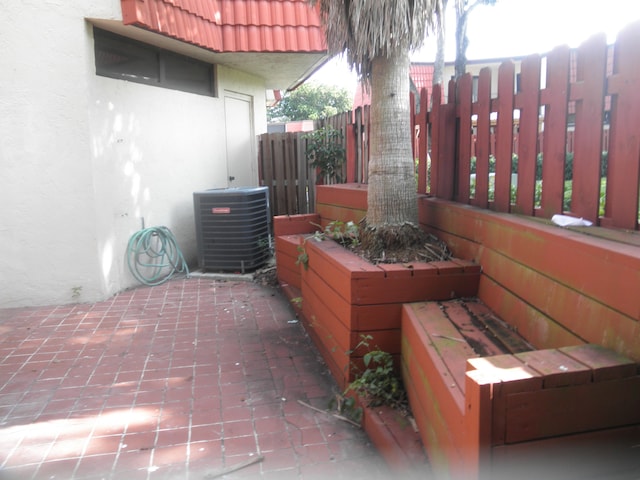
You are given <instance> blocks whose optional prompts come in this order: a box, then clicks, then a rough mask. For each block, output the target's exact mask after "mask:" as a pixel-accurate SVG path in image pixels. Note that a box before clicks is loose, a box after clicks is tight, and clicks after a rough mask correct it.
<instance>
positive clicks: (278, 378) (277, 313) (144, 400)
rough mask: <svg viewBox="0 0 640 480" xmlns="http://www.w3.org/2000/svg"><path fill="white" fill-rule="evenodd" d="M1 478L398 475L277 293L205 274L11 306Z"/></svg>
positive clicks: (2, 380)
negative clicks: (354, 418) (348, 411)
mask: <svg viewBox="0 0 640 480" xmlns="http://www.w3.org/2000/svg"><path fill="white" fill-rule="evenodd" d="M0 335H1V336H0V479H5V478H6V479H50V478H55V479H59V478H64V479H68V478H74V479H102V478H105V479H106V478H109V479H121V478H122V479H204V478H212V477H213V475H215V474H216V473H220V472H221V471H223V469H225V468H228V467H231V466H235V465H238V464H241V463H242V462H245V461H247V460H251V459H256V458H262V461H260V462H258V463H255V464H253V465H251V466H248V467H246V468H243V469H241V470H238V471H236V472H234V473H232V474H228V475H226V476H225V477H223V478H274V479H275V478H277V479H288V478H292V479H299V478H305V479H321V478H333V479H340V478H349V479H357V478H367V479H375V478H387V477H388V472H387V470H386V467H385V465H384V462H383V461H382V460H381V458H380V457H379V456H378V454H377V452H376V451H375V449H374V448H373V447H372V446H371V445H370V443H369V441H368V439H367V437H366V435H365V434H364V433H363V432H362V431H361V430H358V429H357V428H355V427H353V426H351V425H349V424H347V423H344V422H342V421H340V420H338V419H336V418H334V417H332V416H330V415H325V414H322V413H318V412H315V411H313V410H311V409H309V408H307V407H305V406H303V405H301V404H300V403H299V402H298V400H302V401H304V402H307V403H309V404H311V405H314V406H315V407H318V408H321V409H324V408H326V407H327V405H328V402H329V400H330V398H331V396H332V395H333V394H334V392H335V391H336V386H335V383H334V381H333V380H332V379H331V377H330V375H329V374H328V372H327V369H326V367H325V366H324V364H323V363H322V361H321V360H320V357H319V356H318V354H317V352H316V350H315V349H314V347H313V346H312V345H311V344H310V342H309V340H308V338H307V337H306V335H305V334H304V331H303V329H302V327H301V325H300V324H298V323H296V322H295V318H294V317H293V314H292V311H291V310H290V308H289V305H288V304H287V302H286V301H285V300H284V298H283V297H282V296H281V295H280V293H279V292H278V291H277V290H274V289H271V288H269V287H262V286H259V285H256V284H253V283H250V282H244V281H221V280H212V279H210V278H206V277H199V278H190V279H186V278H183V279H176V280H172V281H171V282H168V283H166V284H164V285H161V286H158V287H153V288H147V287H143V288H138V289H135V290H131V291H128V292H124V293H121V294H119V295H116V296H115V297H113V298H112V299H110V300H107V301H105V302H100V303H96V304H79V305H69V306H52V307H39V308H25V309H11V310H0Z"/></svg>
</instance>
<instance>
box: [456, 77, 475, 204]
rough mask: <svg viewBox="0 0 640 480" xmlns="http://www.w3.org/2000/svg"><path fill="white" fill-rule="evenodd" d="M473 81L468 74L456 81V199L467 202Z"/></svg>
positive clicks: (469, 174)
mask: <svg viewBox="0 0 640 480" xmlns="http://www.w3.org/2000/svg"><path fill="white" fill-rule="evenodd" d="M472 95H473V82H472V78H471V75H470V74H468V73H467V74H465V75H463V76H462V77H461V78H460V80H459V81H458V104H459V106H460V111H459V116H460V129H459V131H458V158H457V161H458V172H459V174H458V182H457V183H458V184H457V189H456V200H457V201H458V202H461V203H469V181H470V177H471V139H472V126H471V101H472Z"/></svg>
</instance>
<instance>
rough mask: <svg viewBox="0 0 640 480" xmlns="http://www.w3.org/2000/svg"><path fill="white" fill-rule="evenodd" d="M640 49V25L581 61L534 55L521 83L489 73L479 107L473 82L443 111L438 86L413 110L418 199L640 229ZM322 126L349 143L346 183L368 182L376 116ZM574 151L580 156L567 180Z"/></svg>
mask: <svg viewBox="0 0 640 480" xmlns="http://www.w3.org/2000/svg"><path fill="white" fill-rule="evenodd" d="M638 45H640V22H637V23H635V24H633V25H631V26H629V27H628V28H627V29H626V30H624V31H623V32H621V33H620V35H619V37H618V39H617V42H616V43H615V45H613V47H611V46H607V44H606V39H605V36H604V35H598V36H595V37H593V38H591V39H590V40H588V41H587V42H585V43H584V44H583V45H582V46H580V47H579V48H578V49H577V52H571V51H570V50H569V49H568V48H567V47H558V48H556V49H554V50H553V51H552V52H550V53H549V54H547V55H545V56H540V55H532V56H529V57H526V58H525V59H524V60H523V61H522V63H521V70H520V74H519V77H517V76H516V73H515V67H514V64H513V63H512V62H510V61H507V62H505V63H503V64H502V65H501V66H500V69H499V72H498V76H497V77H498V78H497V79H494V78H491V70H490V69H488V68H486V69H484V70H482V71H481V72H480V75H479V79H478V92H477V100H476V101H473V100H472V78H471V76H470V75H465V76H463V77H462V78H460V79H459V81H458V82H457V83H456V82H453V81H451V82H449V85H448V95H447V98H448V101H447V102H446V103H445V102H444V95H443V91H442V87H441V86H440V85H436V86H435V87H434V88H433V92H431V96H429V92H427V91H426V90H423V91H422V92H421V93H420V107H419V111H418V112H417V113H416V112H414V110H415V109H413V108H412V121H413V126H412V128H413V129H414V131H415V133H416V135H415V138H414V151H415V158H416V159H417V170H416V173H417V186H418V192H420V193H429V194H431V195H434V196H437V197H440V198H444V199H449V200H455V201H457V202H462V203H468V204H471V205H475V206H478V207H481V208H488V209H492V210H496V211H499V212H513V213H519V214H523V215H530V216H540V217H544V218H550V217H551V216H552V215H554V214H556V213H567V214H571V215H575V216H578V217H583V218H585V219H588V220H591V221H592V222H594V223H595V224H597V225H601V226H605V227H614V228H621V229H627V230H639V228H638V216H639V193H640V187H639V184H640V55H639V54H638V52H637V46H638ZM516 79H518V80H519V81H517V82H516ZM494 81H497V96H496V97H495V98H492V96H491V91H492V88H491V86H492V82H494ZM516 84H517V90H516ZM493 90H495V89H493ZM411 105H412V107H413V105H414V102H413V99H412V101H411ZM325 122H326V123H328V124H331V125H332V126H333V127H334V128H338V129H340V130H342V131H343V132H344V134H345V146H346V151H347V162H346V175H345V178H346V181H347V182H349V183H353V182H360V183H366V182H367V176H368V175H367V174H368V171H367V165H368V159H369V152H368V137H369V107H368V106H365V107H361V108H358V109H356V110H355V111H354V112H348V113H346V114H340V115H339V116H337V117H335V118H332V119H327V120H325ZM603 152H607V164H606V168H604V166H603V165H602V163H603ZM567 153H572V154H573V161H572V169H570V170H571V172H572V173H571V174H570V179H569V181H567V178H566V173H565V163H566V161H567V158H568V157H567ZM514 155H515V156H517V169H515V167H514V165H513V164H512V162H513V157H514ZM472 158H473V159H474V160H475V174H474V175H472V174H473V173H474V172H473V171H472ZM494 160H495V162H494ZM540 160H541V163H542V165H541V167H542V168H541V173H540ZM494 163H495V165H494ZM491 169H494V170H493V171H492V172H491V171H490V170H491ZM514 169H515V171H513V170H514ZM603 172H604V173H603ZM512 173H516V174H517V175H512ZM269 182H271V180H269ZM512 183H513V185H512ZM268 184H269V185H271V184H272V183H268ZM605 186H606V190H605V191H606V193H605V194H604V196H603V197H602V198H601V188H602V189H603V190H604V188H605ZM309 188H310V189H311V188H313V186H310V187H309ZM567 205H570V207H567ZM300 211H303V210H302V209H300ZM283 213H286V212H283ZM289 213H296V212H289Z"/></svg>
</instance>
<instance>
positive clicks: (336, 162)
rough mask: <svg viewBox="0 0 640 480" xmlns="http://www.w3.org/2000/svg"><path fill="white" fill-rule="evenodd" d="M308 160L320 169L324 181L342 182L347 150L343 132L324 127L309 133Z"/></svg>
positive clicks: (305, 136)
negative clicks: (343, 141)
mask: <svg viewBox="0 0 640 480" xmlns="http://www.w3.org/2000/svg"><path fill="white" fill-rule="evenodd" d="M303 138H305V139H306V140H307V151H306V153H307V160H309V161H310V165H311V166H312V167H314V168H317V169H318V170H319V173H320V176H321V178H322V180H323V182H324V183H342V175H341V173H342V164H343V163H344V160H345V150H344V147H343V146H342V138H343V137H342V132H341V131H340V130H336V129H335V128H333V127H330V126H329V127H323V128H320V129H318V130H314V131H313V132H310V133H307V134H306V135H304V137H303Z"/></svg>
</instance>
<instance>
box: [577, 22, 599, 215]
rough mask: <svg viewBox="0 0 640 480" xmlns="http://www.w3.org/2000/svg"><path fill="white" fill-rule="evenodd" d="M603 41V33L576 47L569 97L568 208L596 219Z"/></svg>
mask: <svg viewBox="0 0 640 480" xmlns="http://www.w3.org/2000/svg"><path fill="white" fill-rule="evenodd" d="M606 58H607V42H606V36H605V35H604V34H600V35H596V36H593V37H591V38H590V39H589V40H587V41H586V42H585V43H583V44H582V45H580V47H578V56H577V66H576V75H577V81H576V83H573V84H571V93H570V97H569V98H570V99H571V100H575V102H576V122H575V123H576V126H575V129H576V130H575V148H574V157H573V184H572V194H571V212H572V213H573V214H574V215H576V216H578V217H582V218H586V219H588V220H591V221H592V222H594V223H596V222H597V221H598V207H599V203H600V162H601V156H602V118H603V115H604V82H605V68H606Z"/></svg>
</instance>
